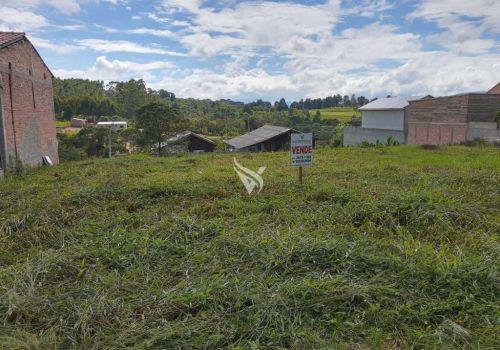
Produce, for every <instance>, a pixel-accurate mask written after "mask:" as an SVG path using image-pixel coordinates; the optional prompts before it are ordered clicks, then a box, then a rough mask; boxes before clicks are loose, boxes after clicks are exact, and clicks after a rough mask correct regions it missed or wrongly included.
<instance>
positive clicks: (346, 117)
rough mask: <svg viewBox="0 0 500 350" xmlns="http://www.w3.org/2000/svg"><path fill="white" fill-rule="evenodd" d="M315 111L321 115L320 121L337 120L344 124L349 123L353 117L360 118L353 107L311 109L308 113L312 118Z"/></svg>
mask: <svg viewBox="0 0 500 350" xmlns="http://www.w3.org/2000/svg"><path fill="white" fill-rule="evenodd" d="M317 111H319V112H320V113H321V120H331V119H337V120H339V121H340V122H343V123H346V122H349V121H350V120H351V119H352V118H353V117H356V118H360V117H361V113H360V112H358V111H357V110H355V109H354V108H353V107H332V108H324V109H311V110H310V111H309V112H310V114H311V115H312V116H315V115H316V112H317Z"/></svg>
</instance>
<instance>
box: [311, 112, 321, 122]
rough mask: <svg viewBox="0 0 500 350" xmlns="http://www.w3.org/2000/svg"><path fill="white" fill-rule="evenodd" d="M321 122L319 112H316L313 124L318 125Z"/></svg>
mask: <svg viewBox="0 0 500 350" xmlns="http://www.w3.org/2000/svg"><path fill="white" fill-rule="evenodd" d="M320 121H321V112H320V111H316V115H315V116H314V119H313V122H315V123H319V122H320Z"/></svg>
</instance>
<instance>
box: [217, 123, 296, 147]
mask: <svg viewBox="0 0 500 350" xmlns="http://www.w3.org/2000/svg"><path fill="white" fill-rule="evenodd" d="M294 132H296V131H295V130H293V129H291V128H289V127H284V126H274V125H264V126H263V127H261V128H258V129H255V130H253V131H250V132H249V133H246V134H244V135H240V136H238V137H235V138H233V139H230V140H224V143H225V144H226V145H227V146H228V149H229V151H250V152H261V151H267V152H274V151H281V150H284V149H287V148H288V147H290V134H291V133H294Z"/></svg>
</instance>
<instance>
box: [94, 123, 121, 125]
mask: <svg viewBox="0 0 500 350" xmlns="http://www.w3.org/2000/svg"><path fill="white" fill-rule="evenodd" d="M97 125H127V122H98V123H97Z"/></svg>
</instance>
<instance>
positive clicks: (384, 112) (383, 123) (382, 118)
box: [344, 97, 419, 146]
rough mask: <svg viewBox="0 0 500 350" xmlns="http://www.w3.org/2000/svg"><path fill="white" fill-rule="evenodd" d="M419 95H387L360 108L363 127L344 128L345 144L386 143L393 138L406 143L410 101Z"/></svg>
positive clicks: (416, 98)
mask: <svg viewBox="0 0 500 350" xmlns="http://www.w3.org/2000/svg"><path fill="white" fill-rule="evenodd" d="M418 99H419V98H418V97H387V98H381V99H378V100H375V101H373V102H370V103H368V104H367V105H364V106H363V107H361V108H359V111H360V112H361V127H352V126H350V127H346V128H345V129H344V146H352V145H358V144H361V143H363V142H368V143H372V144H375V143H377V141H378V142H381V143H386V142H387V140H388V139H389V138H393V139H394V140H396V141H397V142H399V143H400V144H404V143H406V141H407V140H406V138H407V130H406V116H407V111H408V110H407V108H408V106H409V101H412V100H418Z"/></svg>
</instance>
